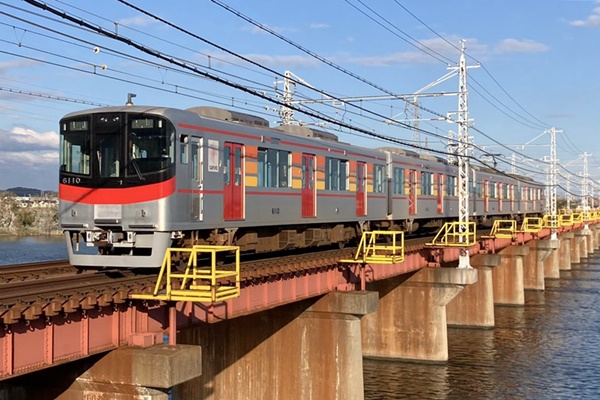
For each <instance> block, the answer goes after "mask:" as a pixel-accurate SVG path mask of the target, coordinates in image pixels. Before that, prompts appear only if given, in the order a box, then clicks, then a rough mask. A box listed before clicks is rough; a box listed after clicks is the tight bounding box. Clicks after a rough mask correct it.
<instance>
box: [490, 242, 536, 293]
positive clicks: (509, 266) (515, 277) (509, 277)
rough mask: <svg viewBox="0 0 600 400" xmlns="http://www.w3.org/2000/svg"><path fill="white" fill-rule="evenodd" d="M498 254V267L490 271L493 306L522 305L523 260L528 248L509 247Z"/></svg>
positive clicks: (523, 288)
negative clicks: (492, 287) (492, 286)
mask: <svg viewBox="0 0 600 400" xmlns="http://www.w3.org/2000/svg"><path fill="white" fill-rule="evenodd" d="M498 254H499V255H500V265H499V266H498V267H496V268H494V269H493V270H492V278H493V284H494V304H501V305H524V304H525V286H524V279H523V258H524V257H525V256H526V255H528V254H529V247H527V246H521V245H517V246H509V247H507V248H505V249H503V250H501V251H500V252H499V253H498Z"/></svg>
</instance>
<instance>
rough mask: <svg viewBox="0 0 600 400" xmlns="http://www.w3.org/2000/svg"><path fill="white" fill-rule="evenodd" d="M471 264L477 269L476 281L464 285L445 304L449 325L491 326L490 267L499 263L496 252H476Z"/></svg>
mask: <svg viewBox="0 0 600 400" xmlns="http://www.w3.org/2000/svg"><path fill="white" fill-rule="evenodd" d="M470 262H471V266H472V267H473V268H476V269H477V282H475V283H473V284H472V285H468V286H466V287H465V288H464V289H463V291H462V292H460V293H459V294H458V295H457V296H456V297H455V298H454V299H453V300H451V301H450V303H448V305H447V306H446V318H447V322H448V325H449V326H461V327H478V328H493V327H494V325H495V320H494V283H493V279H492V269H493V268H494V267H496V266H498V265H500V263H501V259H500V256H499V255H498V254H476V255H474V256H473V257H471V260H470Z"/></svg>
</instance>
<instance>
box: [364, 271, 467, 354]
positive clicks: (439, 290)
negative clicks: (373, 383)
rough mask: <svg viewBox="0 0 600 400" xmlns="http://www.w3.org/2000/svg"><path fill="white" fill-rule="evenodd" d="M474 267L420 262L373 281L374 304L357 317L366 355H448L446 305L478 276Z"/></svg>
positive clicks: (371, 288)
mask: <svg viewBox="0 0 600 400" xmlns="http://www.w3.org/2000/svg"><path fill="white" fill-rule="evenodd" d="M477 273H478V270H477V269H474V268H469V269H462V268H461V269H459V268H423V269H421V270H419V271H418V272H416V273H414V274H412V275H409V274H405V275H402V276H399V277H394V278H390V279H386V280H384V281H377V282H372V283H370V284H369V285H367V287H368V288H369V290H374V291H377V292H379V309H378V310H377V312H375V313H373V314H369V315H366V316H365V317H364V318H363V319H362V321H361V324H362V340H363V354H364V356H365V357H373V358H384V359H385V358H388V359H405V360H418V361H438V362H442V361H447V360H448V335H447V323H446V305H447V304H448V303H449V302H450V301H451V300H452V299H453V298H454V297H456V295H457V294H458V293H460V292H461V291H462V290H463V288H464V287H465V286H466V285H470V284H473V283H475V282H476V281H477Z"/></svg>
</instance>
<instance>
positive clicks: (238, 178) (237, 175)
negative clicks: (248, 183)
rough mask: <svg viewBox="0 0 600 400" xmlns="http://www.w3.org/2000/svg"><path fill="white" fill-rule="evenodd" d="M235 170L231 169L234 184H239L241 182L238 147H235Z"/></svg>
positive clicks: (240, 152)
mask: <svg viewBox="0 0 600 400" xmlns="http://www.w3.org/2000/svg"><path fill="white" fill-rule="evenodd" d="M234 156H235V160H234V162H235V171H233V173H234V176H235V180H234V182H233V183H234V185H235V186H240V185H241V184H242V149H240V148H239V147H236V148H235V155H234Z"/></svg>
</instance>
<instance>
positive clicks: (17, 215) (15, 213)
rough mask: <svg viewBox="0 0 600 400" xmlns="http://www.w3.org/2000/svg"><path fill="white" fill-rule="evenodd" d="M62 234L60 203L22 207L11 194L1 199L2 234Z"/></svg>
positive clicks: (0, 223)
mask: <svg viewBox="0 0 600 400" xmlns="http://www.w3.org/2000/svg"><path fill="white" fill-rule="evenodd" d="M56 234H60V230H59V229H58V205H51V206H48V207H22V206H20V205H19V203H18V202H17V200H16V199H15V198H14V196H13V197H11V196H4V197H3V198H2V201H0V235H10V236H47V235H56Z"/></svg>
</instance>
